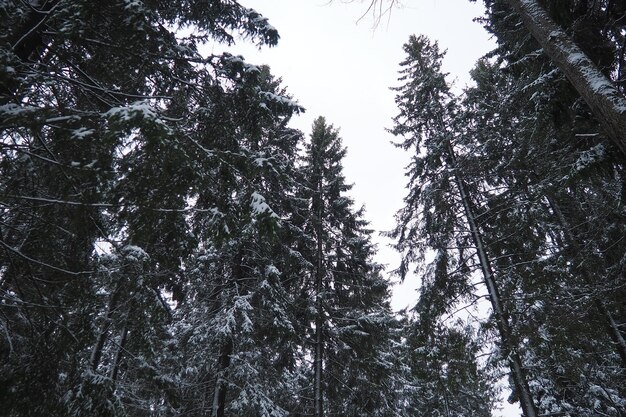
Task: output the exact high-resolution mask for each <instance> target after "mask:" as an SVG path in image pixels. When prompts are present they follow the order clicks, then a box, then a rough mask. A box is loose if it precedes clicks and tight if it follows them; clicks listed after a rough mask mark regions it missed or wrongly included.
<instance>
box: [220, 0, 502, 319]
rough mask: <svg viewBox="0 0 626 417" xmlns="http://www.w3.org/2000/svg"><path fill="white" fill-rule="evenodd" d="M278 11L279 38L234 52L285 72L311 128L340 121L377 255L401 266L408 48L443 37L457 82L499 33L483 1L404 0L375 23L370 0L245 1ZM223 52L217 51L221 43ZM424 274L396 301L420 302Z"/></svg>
mask: <svg viewBox="0 0 626 417" xmlns="http://www.w3.org/2000/svg"><path fill="white" fill-rule="evenodd" d="M240 1H241V4H243V5H245V6H247V7H250V8H253V9H255V10H256V11H258V12H260V13H261V14H263V15H264V16H265V17H267V18H268V19H269V23H270V24H271V25H273V26H274V27H276V28H277V29H278V32H279V34H280V36H281V39H280V41H279V43H278V46H276V47H273V48H269V47H263V48H261V49H260V50H259V49H258V48H256V47H255V46H253V45H250V44H249V43H246V42H239V43H238V44H237V45H236V46H235V47H233V48H230V49H229V51H230V52H232V53H236V54H241V55H243V57H244V58H245V59H246V61H248V62H250V63H253V64H267V65H269V66H270V67H271V69H272V73H273V74H274V75H275V76H279V77H281V78H282V79H283V85H284V86H286V87H287V90H288V92H289V93H290V94H291V95H293V96H294V98H295V99H296V100H297V101H298V102H299V103H300V104H301V105H302V106H304V107H305V109H306V112H305V113H304V114H302V115H301V116H297V117H296V118H295V119H294V120H293V121H292V126H293V127H296V128H298V129H300V130H302V131H303V132H305V134H307V135H308V134H309V133H310V130H311V125H312V123H313V120H314V119H315V118H317V117H318V116H324V117H325V118H326V120H327V122H328V123H331V124H333V125H334V126H335V127H337V128H339V129H340V136H341V138H342V139H343V143H344V145H345V146H346V147H347V148H348V154H347V157H346V158H345V160H344V174H345V175H346V178H347V181H348V182H349V183H353V184H354V188H353V190H352V193H351V194H352V197H353V198H354V200H355V203H356V205H357V206H361V205H365V208H366V219H367V220H368V221H369V222H370V223H371V227H372V228H373V229H374V230H375V231H376V233H375V236H374V237H375V241H376V242H377V244H378V248H379V253H378V257H377V259H376V260H377V261H378V262H379V263H382V264H385V265H387V269H388V270H389V271H390V270H393V269H394V268H396V267H397V266H398V264H399V257H398V255H397V254H395V253H394V251H393V250H392V249H391V248H389V247H388V246H389V244H390V243H391V241H390V240H388V239H385V238H383V237H382V236H380V235H379V233H378V232H381V231H385V230H390V229H391V228H392V227H393V224H394V214H395V212H396V211H397V210H398V209H399V208H400V207H401V206H402V198H403V197H404V195H405V192H406V190H405V188H404V187H405V184H406V179H405V177H404V167H405V166H406V164H407V163H408V158H409V155H408V154H407V153H406V152H404V151H402V150H400V149H396V148H395V147H394V146H393V145H392V144H391V142H392V141H393V140H394V137H393V136H392V135H391V134H389V133H388V132H387V131H386V130H385V129H386V128H391V127H392V120H391V119H392V118H393V116H395V114H396V113H397V109H396V106H395V102H394V96H395V93H394V92H393V91H392V90H391V89H390V87H394V86H400V85H401V83H400V82H399V81H398V71H399V68H400V66H399V64H400V62H401V61H402V60H403V59H404V58H405V54H404V51H403V49H402V47H403V45H404V43H406V42H407V40H408V39H409V36H410V35H411V34H416V35H419V34H424V35H426V36H428V37H429V38H430V39H431V40H436V41H437V42H438V43H439V46H440V48H441V49H442V50H447V51H448V53H447V55H446V58H445V60H444V63H443V70H444V71H445V72H448V73H449V74H450V75H449V80H450V81H452V82H453V83H454V85H455V89H456V90H457V91H461V89H462V88H463V87H464V86H465V85H466V84H467V83H468V82H469V75H468V74H469V71H470V69H472V67H473V66H474V63H475V62H476V60H477V59H478V58H480V57H481V56H483V55H484V54H485V53H487V52H488V51H490V50H491V49H492V48H493V47H494V42H493V41H492V40H491V39H490V37H489V35H488V34H487V32H486V31H485V30H484V29H483V28H482V26H481V25H480V24H479V23H476V22H474V18H475V17H477V16H480V15H481V14H482V11H483V10H482V4H480V2H477V3H472V2H469V1H468V0H404V1H403V5H402V6H401V7H397V8H394V9H393V10H392V11H391V14H390V15H387V16H385V17H384V18H383V19H382V21H381V22H380V24H379V25H378V26H377V27H376V28H374V27H373V26H374V25H373V23H374V22H373V18H372V15H371V14H368V15H366V16H363V14H364V13H365V12H366V9H367V3H362V2H359V1H354V2H350V1H346V0H334V1H332V2H331V1H329V0H240ZM214 52H217V51H214ZM418 285H419V282H418V278H417V277H413V278H409V279H407V282H405V284H404V285H403V286H402V287H401V288H399V289H396V291H394V297H393V300H392V303H393V306H394V308H395V309H401V308H404V307H407V306H412V305H413V304H414V303H415V300H416V297H417V294H416V292H415V288H416V287H417V286H418Z"/></svg>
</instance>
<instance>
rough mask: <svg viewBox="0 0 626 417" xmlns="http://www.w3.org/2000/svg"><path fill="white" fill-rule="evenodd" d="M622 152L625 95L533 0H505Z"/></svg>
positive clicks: (624, 146)
mask: <svg viewBox="0 0 626 417" xmlns="http://www.w3.org/2000/svg"><path fill="white" fill-rule="evenodd" d="M506 1H507V2H508V4H509V5H510V6H511V7H512V8H513V9H514V10H515V11H516V12H517V13H519V15H520V17H521V19H522V21H523V22H524V24H525V25H526V28H527V29H528V30H529V32H530V33H531V35H532V36H533V37H534V38H535V40H537V42H538V43H539V45H541V47H542V48H543V51H544V52H545V54H546V55H547V56H548V57H549V58H550V59H551V60H552V62H553V63H554V65H556V66H557V67H558V68H559V69H560V70H561V71H563V73H564V74H565V76H566V77H567V79H568V80H569V81H570V82H571V83H572V85H573V86H574V88H575V89H576V91H578V94H580V96H581V97H582V98H583V99H584V100H585V102H586V103H587V105H588V106H589V108H590V109H591V111H592V113H593V114H594V116H595V117H596V118H597V119H598V121H599V122H600V125H601V126H602V129H604V131H605V133H606V135H607V136H608V137H609V139H611V140H612V141H613V143H615V145H616V146H617V147H618V148H619V149H620V151H621V152H622V154H623V155H624V156H626V99H625V98H624V96H623V95H622V93H620V92H619V91H618V90H617V88H615V86H614V85H613V83H612V82H611V80H609V79H608V78H607V77H606V76H605V75H604V74H602V72H600V70H598V68H597V67H596V65H595V64H594V63H593V62H592V61H591V59H589V57H587V55H586V54H585V53H584V52H583V51H582V50H581V49H580V48H579V47H578V45H576V43H574V41H573V40H572V39H571V38H570V37H569V36H568V35H567V34H566V33H565V32H564V31H563V30H562V29H561V28H560V27H559V26H558V25H557V24H556V22H554V20H552V18H551V17H550V16H549V15H548V13H547V12H546V11H545V10H544V9H543V7H542V6H541V5H540V4H539V2H538V1H537V0H506Z"/></svg>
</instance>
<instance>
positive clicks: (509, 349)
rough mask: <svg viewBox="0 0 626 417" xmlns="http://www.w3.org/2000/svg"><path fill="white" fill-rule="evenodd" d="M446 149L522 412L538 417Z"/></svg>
mask: <svg viewBox="0 0 626 417" xmlns="http://www.w3.org/2000/svg"><path fill="white" fill-rule="evenodd" d="M447 150H448V159H449V161H448V162H449V163H450V165H451V166H452V167H453V169H455V174H454V179H455V182H456V185H457V187H458V189H459V193H460V194H461V201H462V203H463V209H464V210H465V217H466V219H467V223H468V225H469V227H470V233H471V235H472V240H473V241H474V245H475V246H476V252H477V254H478V259H479V263H480V268H481V271H482V274H483V278H484V280H485V285H486V286H487V291H488V292H489V300H490V301H491V308H492V309H493V313H494V315H495V317H496V325H497V329H498V333H500V340H501V342H502V343H501V348H502V351H503V353H504V356H505V357H506V359H507V361H508V363H509V368H510V370H511V376H512V377H513V383H514V386H515V390H516V391H517V392H516V393H517V395H518V397H519V400H520V406H521V408H522V412H523V413H524V416H525V417H537V416H538V412H537V406H536V405H535V402H534V401H533V398H532V395H531V393H530V388H529V387H528V382H527V380H526V374H525V371H524V367H523V366H522V359H521V358H520V356H519V353H518V352H517V347H516V346H515V342H514V340H513V337H512V331H511V326H510V324H509V318H508V314H507V312H506V310H505V308H504V306H503V305H502V302H501V298H500V292H499V290H498V286H497V285H496V282H495V280H494V277H493V272H492V269H491V262H490V260H489V257H488V256H487V252H486V250H485V245H484V243H483V240H482V237H481V234H480V231H479V230H478V225H477V223H476V220H475V219H476V216H475V214H474V208H473V205H472V202H471V200H470V198H469V193H468V190H467V185H466V184H465V181H464V180H463V178H462V177H461V174H460V172H459V171H458V169H457V164H456V157H455V155H454V149H453V148H452V145H451V144H450V142H449V141H448V142H447Z"/></svg>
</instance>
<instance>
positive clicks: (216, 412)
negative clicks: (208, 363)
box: [211, 247, 247, 417]
mask: <svg viewBox="0 0 626 417" xmlns="http://www.w3.org/2000/svg"><path fill="white" fill-rule="evenodd" d="M242 264H243V248H242V247H239V248H238V249H237V253H236V254H235V257H234V259H233V263H232V275H231V277H230V278H231V279H232V282H233V283H234V285H235V287H236V289H237V293H243V294H245V293H247V289H246V287H245V283H244V282H243V268H242ZM240 285H241V288H240ZM221 304H222V308H223V307H224V305H225V304H226V303H225V300H224V299H223V298H222V302H221ZM233 349H234V341H233V339H232V336H230V337H228V338H227V339H226V341H224V344H223V345H222V347H221V349H220V357H219V359H218V368H219V370H218V375H217V381H216V382H215V391H214V392H213V407H212V408H211V417H224V415H225V412H226V394H227V392H228V381H227V380H226V373H227V371H228V367H229V366H230V356H231V355H232V354H233Z"/></svg>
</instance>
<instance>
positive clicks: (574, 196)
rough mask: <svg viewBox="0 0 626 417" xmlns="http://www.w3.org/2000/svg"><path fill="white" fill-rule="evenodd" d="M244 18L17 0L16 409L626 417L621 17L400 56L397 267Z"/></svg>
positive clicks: (6, 371) (210, 2) (1, 11)
mask: <svg viewBox="0 0 626 417" xmlns="http://www.w3.org/2000/svg"><path fill="white" fill-rule="evenodd" d="M467 1H476V0H467ZM335 2H337V0H336V1H335ZM348 2H349V3H353V4H352V5H351V7H354V8H355V9H357V10H361V11H362V12H364V13H365V14H371V13H373V14H374V16H375V17H376V18H380V17H381V14H384V13H388V12H393V10H394V9H396V8H397V7H399V4H398V3H399V2H398V0H363V1H354V2H350V1H348ZM245 3H246V2H245V0H169V1H163V0H111V1H106V2H105V1H103V2H94V1H88V0H72V1H69V0H0V416H7V417H22V416H24V417H40V416H60V417H66V416H67V417H82V416H87V417H90V416H93V417H124V416H128V417H130V416H133V417H134V416H137V417H142V416H145V417H160V416H164V417H166V416H172V417H175V416H179V417H183V416H190V417H192V416H198V417H287V416H291V417H305V416H313V417H324V416H326V417H333V416H338V417H339V416H340V417H344V416H345V417H352V416H353V417H356V416H372V417H387V416H388V417H396V416H397V417H417V416H420V417H421V416H424V417H491V416H495V415H496V413H497V409H498V403H499V402H500V401H502V400H504V401H508V402H509V403H512V404H517V405H518V406H519V413H518V414H519V415H521V416H523V417H560V416H563V417H591V416H610V417H626V276H625V274H626V0H483V1H482V2H481V3H482V6H483V7H484V13H483V16H482V17H481V18H480V19H479V21H480V24H481V25H482V26H483V27H484V28H485V30H487V32H488V33H489V34H490V35H491V36H492V37H493V39H494V41H495V47H494V49H493V50H492V51H490V52H489V53H488V54H486V55H485V56H483V57H482V58H480V59H479V60H478V61H477V62H476V64H475V66H474V69H473V70H472V71H471V79H472V83H471V84H470V85H468V86H467V87H465V88H464V89H463V90H462V91H456V90H455V89H454V88H452V86H451V85H450V83H449V81H448V78H447V74H446V73H445V72H444V71H443V70H442V62H443V60H444V57H445V51H444V50H443V49H442V48H440V47H439V45H438V43H437V42H436V41H435V40H432V39H429V38H428V37H426V36H424V35H419V34H416V35H413V36H411V37H410V38H409V39H407V40H406V43H405V44H404V46H403V51H404V59H403V61H402V62H394V63H389V65H394V66H395V67H396V68H397V71H398V74H399V75H398V77H399V84H398V85H396V86H387V87H392V89H393V92H394V95H395V107H396V109H397V111H396V116H395V117H394V118H393V120H390V121H389V124H390V126H391V127H390V128H389V132H390V133H391V134H393V135H394V137H395V138H396V141H395V146H396V147H397V148H399V149H400V150H401V151H402V152H404V153H406V155H407V156H408V160H409V161H410V162H409V165H408V166H407V167H406V170H405V181H406V183H405V184H403V186H405V187H406V188H405V190H406V194H405V197H404V200H403V207H402V208H401V209H400V210H399V211H398V212H397V213H396V216H395V226H394V227H393V229H392V230H388V231H386V232H385V234H386V236H388V237H389V238H391V239H392V240H393V242H394V244H393V247H394V249H395V250H396V251H397V252H398V254H399V256H400V259H401V260H400V261H399V262H398V265H392V266H391V268H387V269H386V268H385V267H384V266H383V265H381V264H380V263H378V262H377V261H376V254H377V246H376V244H375V243H374V233H375V231H374V230H372V227H371V225H370V224H369V223H368V220H367V213H366V212H365V210H364V208H363V207H362V206H360V203H359V202H358V201H355V200H354V199H353V197H352V196H351V189H352V184H351V183H350V182H349V181H348V179H347V178H346V176H345V173H344V164H343V163H344V160H345V157H346V152H347V149H346V147H345V146H344V144H343V140H342V137H341V134H340V126H339V125H335V124H334V123H340V121H336V120H330V119H328V120H327V118H326V117H327V115H326V117H325V115H321V116H319V117H317V118H316V119H315V121H314V122H313V124H312V126H311V127H310V130H309V131H307V132H303V131H301V130H298V129H296V128H294V127H292V124H291V123H292V120H293V119H294V118H295V117H296V116H297V115H299V114H301V113H302V112H304V111H305V108H304V107H303V106H302V105H300V104H299V102H298V100H297V97H294V96H292V94H291V93H290V92H289V91H288V89H287V88H286V87H285V85H284V84H283V81H282V79H281V78H280V76H281V75H282V74H274V73H272V70H271V68H270V67H268V66H266V65H258V64H255V63H252V62H248V61H246V60H245V59H244V58H243V57H242V56H239V55H236V54H232V53H230V52H215V50H216V49H213V51H214V52H212V53H207V52H206V51H207V49H206V48H205V46H206V45H221V46H223V49H224V50H228V47H229V46H232V45H234V44H235V43H241V42H246V43H249V44H252V45H256V46H257V47H259V48H261V50H263V48H267V47H271V46H274V45H277V44H278V43H279V42H280V41H281V38H280V35H279V31H280V28H279V27H278V28H275V27H274V26H272V24H271V17H266V16H264V15H263V14H262V13H263V11H262V10H259V11H257V10H254V9H251V8H248V7H246V6H245ZM328 7H332V4H331V5H329V6H328ZM416 32H418V28H416ZM400 46H401V45H398V47H400ZM390 146H391V145H390ZM398 169H401V167H400V168H398ZM357 180H358V179H357ZM415 276H417V277H418V278H419V282H420V288H419V296H418V297H416V299H415V301H414V303H413V304H412V307H411V308H409V309H405V310H402V311H394V310H393V309H392V307H391V304H390V300H391V293H392V288H393V279H399V280H404V279H409V277H415ZM477 304H480V305H482V306H484V310H485V314H484V316H483V317H474V318H472V319H461V318H459V317H461V316H462V315H463V314H464V313H463V311H464V308H465V306H468V305H477ZM503 385H504V386H505V387H504V389H502V386H503Z"/></svg>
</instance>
